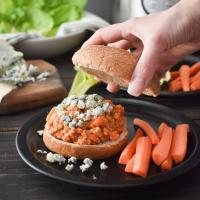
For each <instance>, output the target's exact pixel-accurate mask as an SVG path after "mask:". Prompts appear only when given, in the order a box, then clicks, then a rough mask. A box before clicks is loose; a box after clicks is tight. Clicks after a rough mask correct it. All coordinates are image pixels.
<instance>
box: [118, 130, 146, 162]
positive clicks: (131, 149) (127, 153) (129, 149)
mask: <svg viewBox="0 0 200 200" xmlns="http://www.w3.org/2000/svg"><path fill="white" fill-rule="evenodd" d="M143 135H144V134H143V132H142V130H141V129H140V128H138V129H137V131H136V134H135V136H134V138H133V139H132V140H131V142H130V143H129V144H128V145H127V146H126V147H125V148H124V150H123V151H122V153H121V155H120V157H119V161H118V163H119V164H127V163H128V161H129V160H130V159H131V158H132V157H133V155H134V154H135V150H136V143H137V140H138V138H139V137H142V136H143Z"/></svg>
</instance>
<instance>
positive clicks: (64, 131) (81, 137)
mask: <svg viewBox="0 0 200 200" xmlns="http://www.w3.org/2000/svg"><path fill="white" fill-rule="evenodd" d="M77 98H78V97H77ZM91 101H93V100H91ZM76 102H77V103H73V100H72V103H71V104H70V103H69V102H68V103H67V106H65V105H62V109H61V111H60V110H59V109H57V107H54V108H52V110H51V111H50V112H49V114H48V116H47V119H46V125H45V130H44V131H48V133H50V134H51V135H52V136H54V137H56V138H57V139H60V140H63V141H65V142H70V143H74V144H86V145H95V144H101V143H104V142H109V141H114V140H117V139H118V137H119V135H120V134H121V133H122V132H123V130H124V126H125V120H124V108H123V107H122V106H121V105H114V104H113V103H112V101H110V100H104V99H101V102H100V100H98V101H94V102H95V103H96V102H99V104H98V103H96V105H92V106H91V107H90V106H89V104H87V102H88V101H87V99H86V100H84V101H83V102H85V107H84V106H83V103H82V104H81V103H80V105H81V106H79V100H78V101H76ZM89 103H90V102H89ZM68 104H69V105H68ZM87 105H88V106H87ZM97 107H98V108H97ZM107 108H108V110H109V111H107V110H106V109H107ZM84 117H85V118H84Z"/></svg>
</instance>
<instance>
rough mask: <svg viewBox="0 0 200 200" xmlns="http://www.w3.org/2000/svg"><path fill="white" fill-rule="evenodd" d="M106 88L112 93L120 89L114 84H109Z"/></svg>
mask: <svg viewBox="0 0 200 200" xmlns="http://www.w3.org/2000/svg"><path fill="white" fill-rule="evenodd" d="M106 89H107V90H108V91H109V92H111V93H116V92H118V91H119V87H118V86H117V85H114V84H108V85H107V88H106Z"/></svg>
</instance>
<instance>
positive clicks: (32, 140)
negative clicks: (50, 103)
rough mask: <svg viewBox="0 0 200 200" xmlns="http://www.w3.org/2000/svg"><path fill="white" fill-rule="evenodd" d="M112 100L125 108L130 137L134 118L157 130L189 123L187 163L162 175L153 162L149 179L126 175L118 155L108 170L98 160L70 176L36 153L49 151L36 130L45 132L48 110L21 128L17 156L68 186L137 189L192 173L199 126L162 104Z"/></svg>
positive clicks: (198, 156)
mask: <svg viewBox="0 0 200 200" xmlns="http://www.w3.org/2000/svg"><path fill="white" fill-rule="evenodd" d="M113 101H114V102H115V103H119V104H122V105H123V106H124V107H125V111H126V117H127V118H128V130H129V136H130V138H132V137H133V135H134V128H133V125H132V119H133V118H134V117H140V118H142V119H145V120H147V121H148V122H150V123H151V125H152V126H153V127H154V128H157V127H158V126H159V124H160V123H161V122H167V123H168V124H169V125H170V126H172V127H175V126H176V124H180V123H188V124H189V125H190V128H191V129H190V130H191V132H190V134H189V144H188V152H187V155H186V158H185V161H184V162H183V163H181V164H179V165H177V166H175V167H174V168H173V169H172V170H170V171H167V172H162V171H161V170H160V168H159V167H156V166H155V165H153V163H152V164H151V166H150V169H149V174H148V176H147V177H146V178H141V177H138V176H135V175H133V174H126V173H124V166H121V165H119V164H117V160H118V157H119V155H116V156H115V157H112V158H110V159H106V160H105V162H106V164H108V166H109V168H108V170H106V171H101V170H100V169H99V164H100V163H101V162H102V161H101V160H99V161H95V162H94V165H93V166H92V169H91V170H90V171H89V172H88V173H84V174H83V173H81V172H80V170H79V168H78V167H76V168H75V170H74V171H73V172H71V173H69V172H67V171H66V170H65V169H64V167H65V165H62V166H59V165H58V164H51V163H48V162H46V160H45V156H44V155H40V154H37V153H36V151H37V149H43V150H47V149H46V148H45V146H44V145H43V142H42V138H41V137H40V136H38V134H37V133H36V131H37V130H39V129H43V127H44V123H45V117H46V115H47V112H48V110H44V111H43V112H41V113H39V114H37V115H36V116H35V117H33V118H31V119H30V120H29V121H28V122H27V123H26V124H25V125H24V126H23V127H22V128H21V130H20V131H19V133H18V134H17V136H16V146H17V151H18V153H19V154H20V156H21V157H22V159H23V160H24V161H25V162H26V163H27V164H28V165H29V166H30V167H32V168H33V169H35V170H36V171H38V172H40V173H42V174H45V175H47V176H50V177H52V178H55V179H59V180H62V181H66V182H69V183H75V184H79V185H85V186H93V187H105V188H124V187H136V186H146V185H151V184H155V183H160V182H163V181H167V180H170V179H172V178H175V177H177V176H179V175H181V174H183V173H185V172H186V171H188V170H191V169H192V168H193V167H194V166H196V165H197V164H198V162H199V161H200V145H199V143H200V134H198V133H199V132H200V128H199V127H198V126H197V125H196V123H194V122H193V121H191V120H190V119H188V118H187V117H185V116H183V115H182V114H180V113H178V112H177V111H175V110H172V109H170V108H168V107H164V106H161V105H157V104H153V103H148V102H143V101H138V100H127V99H118V100H113ZM80 163H81V161H80ZM80 163H79V164H80ZM93 175H95V176H96V177H97V179H96V180H93V179H92V176H93Z"/></svg>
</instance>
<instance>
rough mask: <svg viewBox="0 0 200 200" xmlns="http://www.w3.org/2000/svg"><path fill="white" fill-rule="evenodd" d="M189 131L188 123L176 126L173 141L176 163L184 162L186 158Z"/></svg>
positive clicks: (173, 156)
mask: <svg viewBox="0 0 200 200" xmlns="http://www.w3.org/2000/svg"><path fill="white" fill-rule="evenodd" d="M188 131H189V125H188V124H179V125H177V126H176V129H175V132H174V136H173V141H172V158H173V160H174V161H175V163H176V164H177V163H180V162H182V161H183V159H184V158H185V155H186V151H187V140H188V138H187V137H188Z"/></svg>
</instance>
